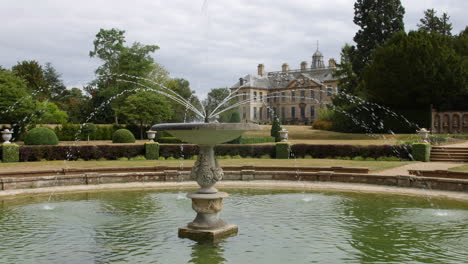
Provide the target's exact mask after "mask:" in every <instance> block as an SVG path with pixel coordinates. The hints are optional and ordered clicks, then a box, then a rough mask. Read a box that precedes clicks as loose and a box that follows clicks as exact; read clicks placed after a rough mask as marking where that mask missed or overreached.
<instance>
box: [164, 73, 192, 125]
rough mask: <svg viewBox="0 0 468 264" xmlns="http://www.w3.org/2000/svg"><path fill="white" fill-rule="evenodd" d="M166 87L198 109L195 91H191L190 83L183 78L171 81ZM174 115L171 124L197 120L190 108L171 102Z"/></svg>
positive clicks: (167, 82)
mask: <svg viewBox="0 0 468 264" xmlns="http://www.w3.org/2000/svg"><path fill="white" fill-rule="evenodd" d="M166 87H167V88H168V89H170V90H172V91H174V92H175V93H176V94H178V95H179V96H181V97H182V98H184V99H185V100H187V101H188V102H189V103H190V104H192V105H194V106H195V107H197V106H198V105H199V101H198V98H197V97H196V96H195V91H193V90H192V89H190V83H189V82H188V81H187V80H185V79H181V78H175V79H169V80H168V81H166ZM171 104H172V109H174V115H173V117H172V120H171V122H188V121H193V120H194V119H196V115H195V114H194V113H193V112H192V111H191V110H190V109H189V108H188V106H187V105H183V104H180V103H176V102H174V101H172V102H171Z"/></svg>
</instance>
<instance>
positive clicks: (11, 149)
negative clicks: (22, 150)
mask: <svg viewBox="0 0 468 264" xmlns="http://www.w3.org/2000/svg"><path fill="white" fill-rule="evenodd" d="M0 147H1V148H2V156H1V160H0V161H2V162H4V163H8V162H18V161H19V146H18V145H16V144H2V145H1V146H0Z"/></svg>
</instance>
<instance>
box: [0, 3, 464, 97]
mask: <svg viewBox="0 0 468 264" xmlns="http://www.w3.org/2000/svg"><path fill="white" fill-rule="evenodd" d="M132 2H133V3H132ZM354 2H355V1H354V0H287V1H286V0H135V1H129V0H79V1H76V0H73V1H71V0H0V20H1V26H0V65H1V66H3V67H6V68H10V67H11V66H13V65H15V64H16V63H17V62H18V61H22V60H37V61H39V62H40V63H41V64H44V63H45V62H51V63H52V64H53V65H54V67H55V68H56V69H57V70H58V71H59V72H60V73H62V78H63V80H64V82H65V84H66V85H67V86H68V87H82V85H84V84H86V83H87V82H89V81H91V80H92V79H94V70H95V69H96V67H97V66H98V65H99V63H100V62H99V60H97V59H90V58H89V56H88V54H89V51H90V50H91V49H92V45H93V44H92V42H93V40H94V38H95V35H96V33H97V32H98V31H99V29H100V28H104V29H110V28H113V27H115V28H119V29H123V30H126V39H127V42H128V44H129V45H130V44H131V43H132V42H134V41H138V42H141V43H143V44H156V45H158V46H159V47H160V50H158V51H156V52H155V53H154V54H153V57H154V58H155V60H156V62H158V63H161V64H162V65H163V66H164V67H166V68H167V69H168V70H169V72H170V73H171V76H172V77H180V78H185V79H187V80H189V81H190V83H191V86H192V88H193V89H195V90H196V91H197V94H199V95H201V96H203V95H205V94H206V92H207V91H208V90H209V89H211V88H217V87H230V86H232V85H233V84H234V83H235V82H236V81H237V80H238V79H239V77H241V76H244V75H246V74H248V73H256V69H257V65H258V64H259V63H264V64H265V67H266V70H267V71H278V70H280V69H281V64H282V63H283V62H287V63H288V64H289V65H290V67H291V68H292V69H296V68H299V64H300V62H301V61H304V60H305V61H307V62H308V63H309V65H310V61H311V56H312V54H313V52H314V51H315V49H316V41H317V40H319V41H320V50H321V51H322V53H323V54H324V56H325V60H326V61H327V60H328V58H330V57H334V58H336V59H339V53H340V49H341V47H342V46H343V45H344V44H345V43H346V42H348V43H351V42H352V38H353V36H354V34H355V32H356V30H357V27H356V26H355V25H354V24H353V22H352V20H353V13H354V10H353V5H354ZM402 3H403V6H404V7H405V9H406V14H405V26H406V30H407V31H408V30H411V29H415V28H416V24H417V23H418V22H419V19H420V18H421V17H422V15H423V11H424V10H426V9H428V8H434V9H435V10H437V11H438V14H439V15H440V14H442V12H448V14H449V15H450V19H451V22H452V24H453V28H454V30H453V33H458V32H460V31H461V30H462V29H463V28H464V27H465V26H466V25H468V16H467V13H466V10H468V1H467V0H402Z"/></svg>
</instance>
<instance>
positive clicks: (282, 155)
mask: <svg viewBox="0 0 468 264" xmlns="http://www.w3.org/2000/svg"><path fill="white" fill-rule="evenodd" d="M290 153H291V147H290V145H289V143H288V142H278V143H276V158H277V159H289V155H290Z"/></svg>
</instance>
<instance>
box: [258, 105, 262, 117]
mask: <svg viewBox="0 0 468 264" xmlns="http://www.w3.org/2000/svg"><path fill="white" fill-rule="evenodd" d="M258 110H259V111H260V113H259V114H260V120H262V119H263V107H262V108H260V109H258Z"/></svg>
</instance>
